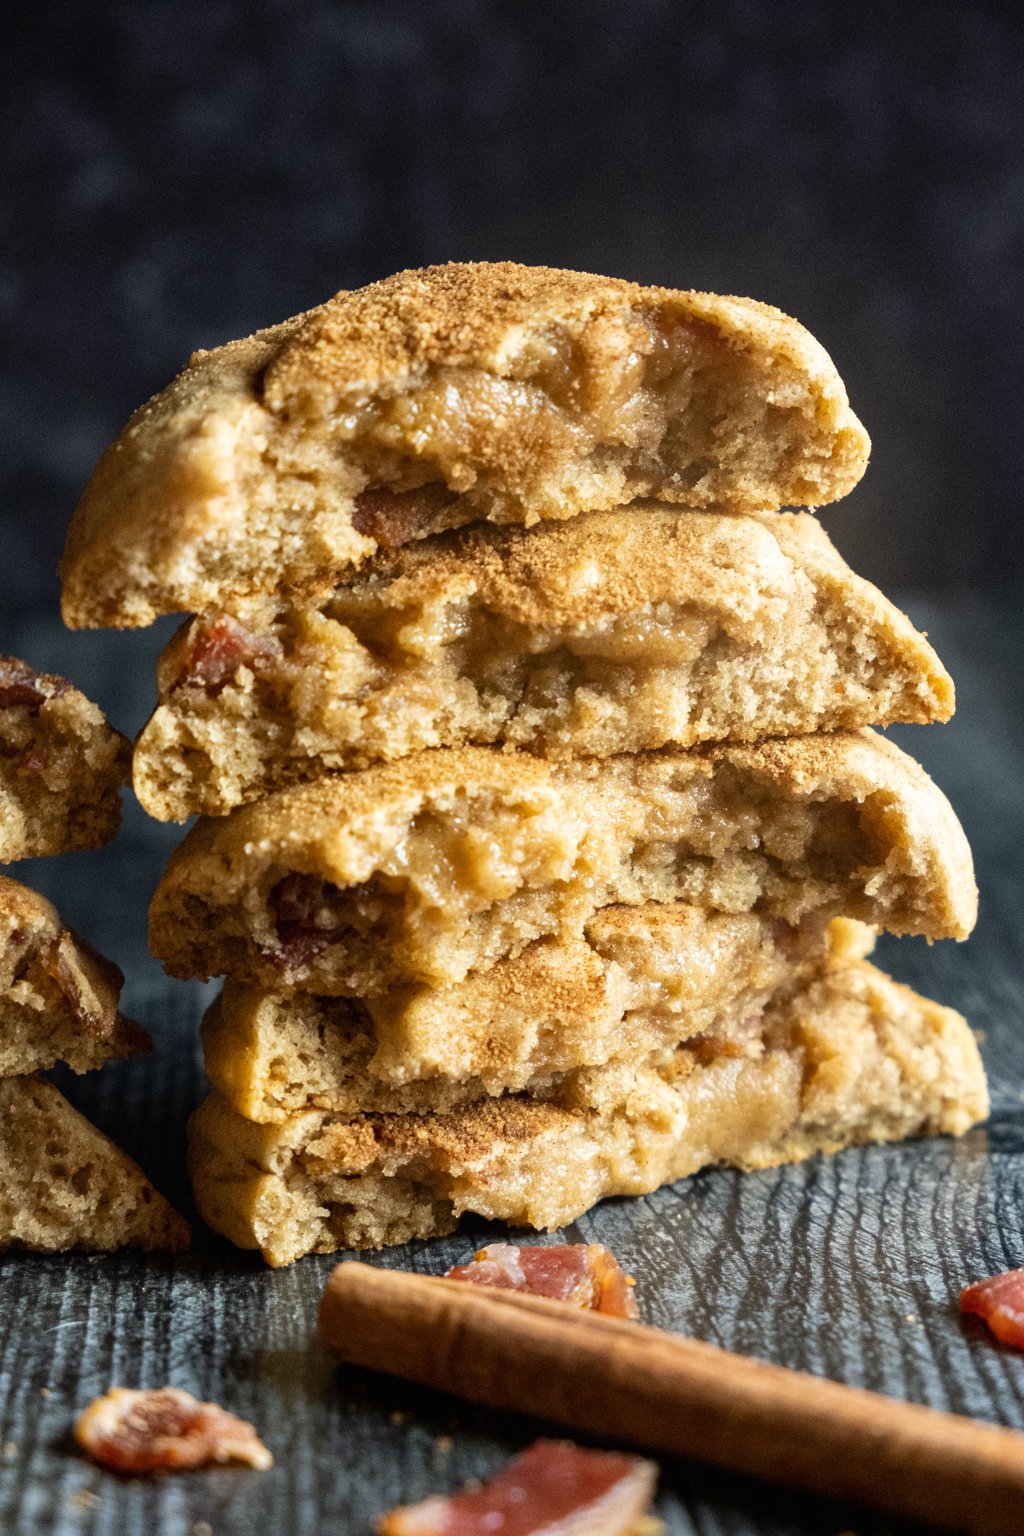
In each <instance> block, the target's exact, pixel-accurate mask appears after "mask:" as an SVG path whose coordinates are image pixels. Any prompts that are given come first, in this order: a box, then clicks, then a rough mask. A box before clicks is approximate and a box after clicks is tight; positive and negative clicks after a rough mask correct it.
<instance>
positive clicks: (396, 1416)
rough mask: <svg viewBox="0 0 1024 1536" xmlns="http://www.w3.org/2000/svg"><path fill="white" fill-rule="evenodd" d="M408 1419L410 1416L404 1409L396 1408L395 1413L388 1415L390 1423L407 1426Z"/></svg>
mask: <svg viewBox="0 0 1024 1536" xmlns="http://www.w3.org/2000/svg"><path fill="white" fill-rule="evenodd" d="M408 1418H409V1415H408V1414H407V1413H406V1412H405V1411H404V1409H402V1408H396V1409H395V1410H394V1412H393V1413H389V1414H388V1423H389V1424H405V1423H406V1421H407V1420H408Z"/></svg>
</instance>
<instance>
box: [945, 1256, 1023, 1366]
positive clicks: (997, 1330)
mask: <svg viewBox="0 0 1024 1536" xmlns="http://www.w3.org/2000/svg"><path fill="white" fill-rule="evenodd" d="M960 1310H961V1312H973V1313H975V1315H976V1316H978V1317H981V1318H984V1320H985V1322H986V1323H987V1324H988V1326H989V1329H990V1331H991V1332H992V1333H994V1334H995V1336H996V1338H997V1339H999V1340H1000V1342H1001V1343H1003V1344H1013V1345H1014V1346H1015V1347H1016V1348H1017V1349H1024V1269H1009V1270H1007V1271H1006V1273H1005V1274H1003V1275H993V1276H992V1277H991V1279H989V1280H978V1281H976V1282H975V1284H974V1285H969V1286H967V1287H966V1289H965V1290H962V1291H961V1292H960Z"/></svg>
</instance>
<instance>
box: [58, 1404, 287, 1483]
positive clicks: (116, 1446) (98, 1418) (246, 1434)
mask: <svg viewBox="0 0 1024 1536" xmlns="http://www.w3.org/2000/svg"><path fill="white" fill-rule="evenodd" d="M75 1439H76V1440H77V1441H78V1444H79V1445H80V1446H81V1447H82V1449H83V1450H84V1451H87V1452H88V1453H89V1455H90V1456H91V1457H92V1459H93V1460H94V1461H96V1462H98V1463H99V1465H100V1466H101V1467H106V1468H108V1470H110V1471H111V1472H121V1473H124V1474H126V1475H128V1476H131V1475H133V1474H138V1473H146V1472H185V1471H190V1470H192V1469H193V1468H195V1467H205V1466H209V1465H211V1464H214V1463H216V1464H223V1463H224V1462H229V1461H239V1462H244V1463H245V1464H246V1465H247V1466H250V1467H255V1468H256V1469H257V1470H258V1471H260V1472H265V1471H266V1470H267V1468H268V1467H271V1466H273V1464H274V1458H273V1457H272V1456H271V1454H270V1452H269V1451H268V1450H267V1448H266V1446H265V1445H264V1444H263V1442H262V1440H261V1439H260V1438H259V1436H258V1435H257V1433H256V1431H255V1429H254V1428H253V1426H252V1425H251V1424H247V1423H246V1422H245V1420H244V1419H237V1418H236V1417H235V1415H234V1414H233V1413H227V1412H225V1410H224V1409H223V1408H220V1407H218V1405H217V1404H216V1403H200V1402H199V1401H198V1400H197V1399H196V1398H194V1397H193V1396H192V1395H191V1393H189V1392H181V1391H179V1390H178V1388H176V1387H160V1388H157V1389H155V1390H151V1391H148V1392H136V1391H134V1390H132V1389H130V1388H128V1387H114V1388H112V1390H111V1391H109V1392H107V1393H106V1394H105V1395H104V1396H103V1397H98V1398H96V1399H95V1400H94V1401H93V1402H91V1403H90V1404H89V1406H88V1408H86V1409H85V1411H84V1413H82V1414H81V1416H80V1417H79V1419H78V1422H77V1424H76V1425H75Z"/></svg>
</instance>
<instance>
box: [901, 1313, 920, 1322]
mask: <svg viewBox="0 0 1024 1536" xmlns="http://www.w3.org/2000/svg"><path fill="white" fill-rule="evenodd" d="M903 1321H904V1322H905V1323H916V1322H917V1313H916V1312H908V1313H907V1315H906V1317H905V1318H904V1319H903Z"/></svg>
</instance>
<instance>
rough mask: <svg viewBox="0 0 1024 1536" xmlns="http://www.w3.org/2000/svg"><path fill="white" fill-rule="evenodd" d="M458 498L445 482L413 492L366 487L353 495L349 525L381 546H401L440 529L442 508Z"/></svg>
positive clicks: (394, 547)
mask: <svg viewBox="0 0 1024 1536" xmlns="http://www.w3.org/2000/svg"><path fill="white" fill-rule="evenodd" d="M457 500H458V497H457V496H456V494H455V492H454V491H449V490H448V488H447V486H444V485H421V486H420V487H419V488H418V489H417V490H414V491H394V490H390V489H389V488H388V487H387V486H384V485H379V486H373V487H368V488H367V489H366V490H365V491H360V493H359V495H358V496H357V497H356V500H355V510H354V511H353V513H352V526H353V528H354V529H355V530H356V532H357V533H362V534H364V535H365V536H366V537H367V538H370V539H375V540H376V541H377V544H378V546H379V548H381V549H401V547H402V545H403V544H410V543H412V541H413V540H414V539H421V538H423V537H424V535H425V534H430V533H436V532H437V531H438V530H439V529H441V528H443V527H444V513H445V510H446V509H447V508H448V507H450V506H451V505H452V504H453V502H455V501H457ZM461 520H462V519H459V518H456V521H457V522H459V521H461Z"/></svg>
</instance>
